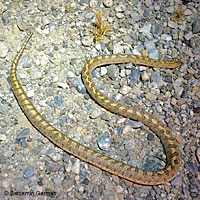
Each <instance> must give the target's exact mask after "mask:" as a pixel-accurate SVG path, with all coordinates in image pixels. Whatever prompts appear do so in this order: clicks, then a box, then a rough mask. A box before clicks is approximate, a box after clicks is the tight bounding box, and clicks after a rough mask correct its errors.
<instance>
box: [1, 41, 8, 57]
mask: <svg viewBox="0 0 200 200" xmlns="http://www.w3.org/2000/svg"><path fill="white" fill-rule="evenodd" d="M0 47H1V48H0V58H5V57H6V56H7V54H8V45H7V44H6V43H5V42H1V41H0Z"/></svg>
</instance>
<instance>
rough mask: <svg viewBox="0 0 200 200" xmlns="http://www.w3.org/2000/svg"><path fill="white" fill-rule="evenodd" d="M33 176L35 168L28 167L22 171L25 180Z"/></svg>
mask: <svg viewBox="0 0 200 200" xmlns="http://www.w3.org/2000/svg"><path fill="white" fill-rule="evenodd" d="M34 174H35V167H34V166H30V167H28V168H26V169H25V170H24V178H25V179H27V178H30V177H31V176H33V175H34Z"/></svg>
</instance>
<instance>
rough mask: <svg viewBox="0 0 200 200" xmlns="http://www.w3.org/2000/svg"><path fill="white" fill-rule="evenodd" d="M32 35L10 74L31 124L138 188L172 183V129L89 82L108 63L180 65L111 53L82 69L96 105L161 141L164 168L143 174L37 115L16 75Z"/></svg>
mask: <svg viewBox="0 0 200 200" xmlns="http://www.w3.org/2000/svg"><path fill="white" fill-rule="evenodd" d="M32 34H33V33H31V34H30V35H29V36H28V37H27V39H26V40H25V42H24V44H23V45H22V47H21V49H20V50H19V52H18V54H17V55H16V57H15V59H14V61H13V63H12V68H11V73H10V78H11V87H12V90H13V93H14V95H15V97H16V99H17V101H18V104H19V105H20V107H21V109H22V110H23V112H24V113H25V115H26V117H27V118H28V119H29V121H30V122H31V124H32V125H33V126H34V127H35V128H36V129H37V130H38V131H39V132H41V133H42V134H43V135H44V136H45V137H47V138H48V139H49V140H50V141H51V142H53V143H54V144H56V145H57V146H58V147H60V148H61V149H63V150H65V151H66V152H68V153H70V154H72V155H74V156H75V157H77V158H79V159H81V160H83V161H85V162H88V163H90V164H92V165H94V166H96V167H98V168H101V169H102V170H105V171H107V172H110V173H112V174H114V175H117V176H119V177H121V178H124V179H126V180H129V181H132V182H134V183H137V184H141V185H159V184H164V183H166V182H168V181H170V180H172V179H173V178H174V177H175V176H176V175H177V174H178V172H179V169H180V163H181V158H180V151H179V147H178V143H177V141H176V138H175V136H173V135H172V133H171V130H170V129H169V128H168V127H167V126H166V125H165V124H164V123H163V122H162V121H161V120H159V119H158V118H157V117H155V116H154V115H152V114H149V113H147V112H145V111H143V110H140V109H138V108H137V107H130V106H127V105H123V104H121V103H120V102H117V101H113V100H112V99H110V98H108V97H107V96H105V95H104V94H103V93H101V92H100V91H99V89H98V88H97V87H96V85H95V83H94V81H93V80H92V75H91V73H92V71H93V70H94V69H95V68H97V67H99V66H102V65H106V64H111V63H128V62H132V63H134V64H137V65H146V66H151V67H158V66H159V68H175V67H179V66H181V65H182V62H179V61H161V60H153V59H150V58H146V57H142V56H135V55H127V54H125V55H121V54H119V55H115V54H113V55H104V56H97V57H94V58H92V59H91V60H89V61H88V62H87V63H86V64H85V66H84V68H83V71H82V78H83V82H84V84H85V86H86V88H87V90H88V92H89V93H90V95H91V96H92V98H93V99H94V100H95V101H96V102H97V103H98V104H100V105H101V106H103V107H104V108H105V109H107V110H109V111H111V112H113V113H116V114H119V115H121V116H124V117H127V118H129V119H133V120H138V121H141V122H142V123H143V124H144V125H146V126H147V127H149V128H150V129H151V130H152V131H153V132H154V133H155V134H156V135H157V136H158V137H159V138H160V140H161V142H162V144H163V146H164V149H165V152H166V156H167V161H166V166H165V167H164V168H163V169H162V170H158V171H145V170H142V169H139V168H136V167H133V166H130V165H128V164H125V163H123V162H119V161H117V160H114V159H112V158H110V157H108V156H106V155H103V154H101V153H99V152H97V151H94V150H92V149H90V148H88V147H86V146H83V145H81V144H79V143H78V142H76V141H74V140H72V139H70V138H68V137H67V136H65V135H64V134H63V133H61V132H60V131H59V130H57V129H56V128H54V127H53V126H52V125H50V124H49V123H48V122H47V121H46V120H45V119H44V118H43V117H42V116H41V115H40V113H39V112H38V111H37V110H36V108H35V107H34V105H33V104H32V102H31V101H30V99H29V98H28V97H27V95H26V93H25V92H24V90H23V88H22V86H21V84H20V82H19V80H18V78H17V74H16V70H17V65H18V62H19V59H20V57H21V56H22V54H23V52H24V49H25V47H26V45H27V43H28V42H29V40H30V38H31V36H32Z"/></svg>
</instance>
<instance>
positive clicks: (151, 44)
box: [144, 41, 156, 51]
mask: <svg viewBox="0 0 200 200" xmlns="http://www.w3.org/2000/svg"><path fill="white" fill-rule="evenodd" d="M144 45H145V47H146V50H147V51H150V50H152V49H155V48H156V45H155V43H154V42H152V41H147V42H145V43H144Z"/></svg>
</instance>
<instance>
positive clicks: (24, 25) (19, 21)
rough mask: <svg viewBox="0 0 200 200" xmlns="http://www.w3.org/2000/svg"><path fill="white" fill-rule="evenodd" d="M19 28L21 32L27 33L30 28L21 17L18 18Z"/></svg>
mask: <svg viewBox="0 0 200 200" xmlns="http://www.w3.org/2000/svg"><path fill="white" fill-rule="evenodd" d="M17 26H18V28H19V29H20V30H21V31H25V30H27V29H28V26H27V25H26V23H25V22H24V21H23V19H22V18H21V17H18V18H17Z"/></svg>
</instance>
